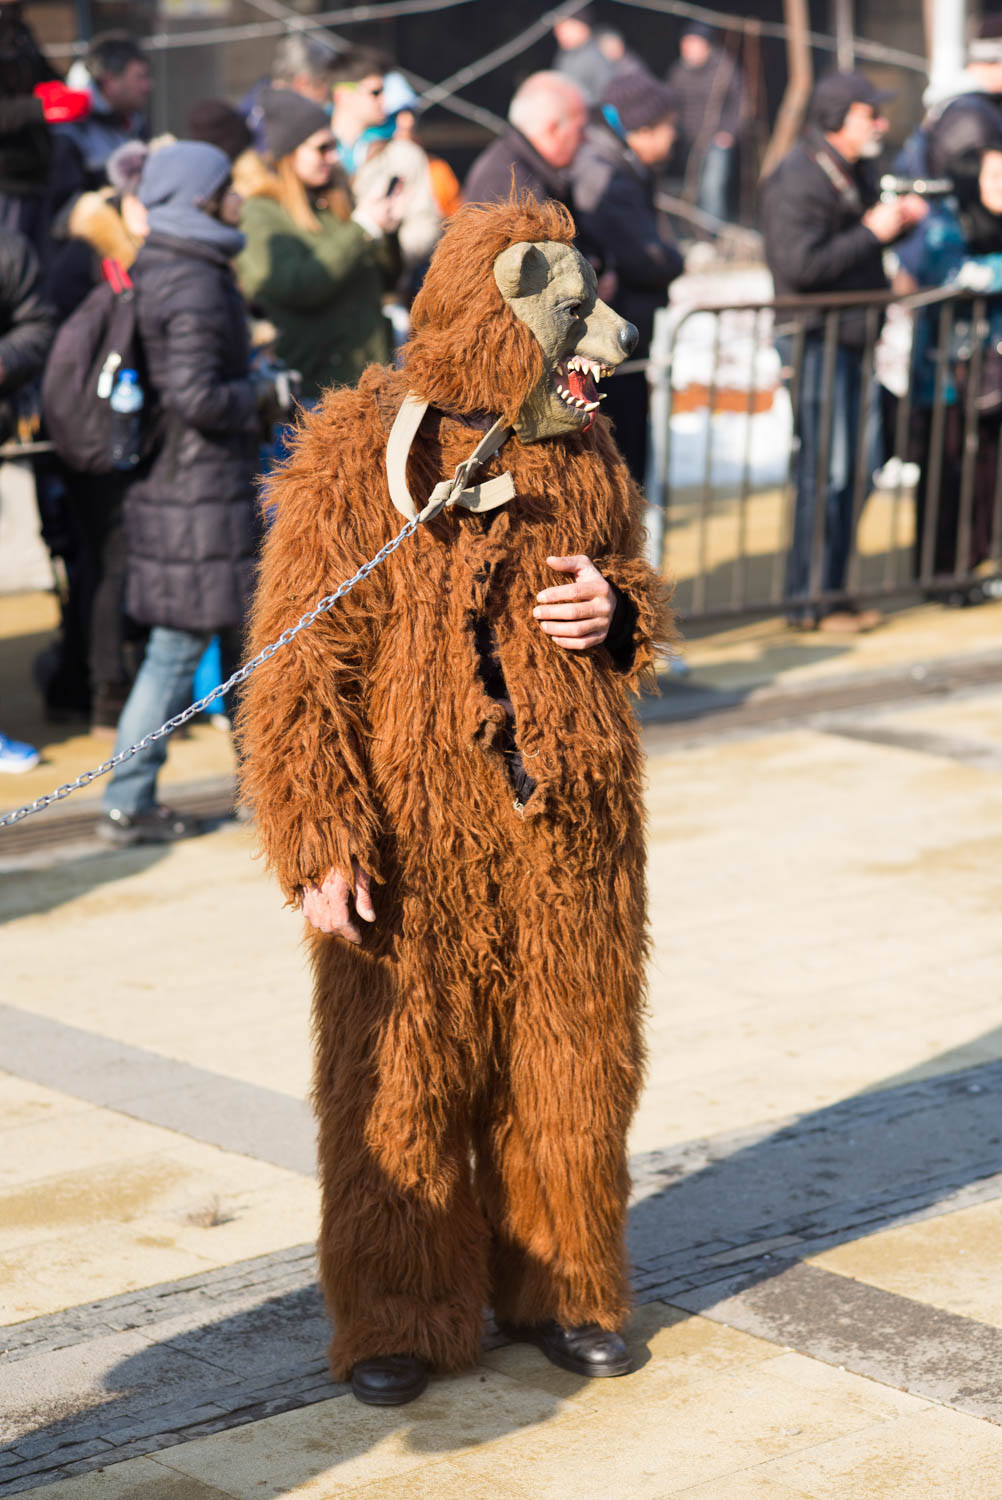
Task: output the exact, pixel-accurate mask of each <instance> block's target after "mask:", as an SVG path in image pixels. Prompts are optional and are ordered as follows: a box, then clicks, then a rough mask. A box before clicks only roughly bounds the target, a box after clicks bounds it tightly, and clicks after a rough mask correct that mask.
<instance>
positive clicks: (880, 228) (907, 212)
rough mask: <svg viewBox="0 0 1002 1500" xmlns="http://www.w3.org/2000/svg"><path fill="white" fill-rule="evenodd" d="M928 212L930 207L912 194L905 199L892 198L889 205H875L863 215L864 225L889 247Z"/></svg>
mask: <svg viewBox="0 0 1002 1500" xmlns="http://www.w3.org/2000/svg"><path fill="white" fill-rule="evenodd" d="M916 203H917V204H918V205H919V207H918V209H916V207H915V204H916ZM927 212H928V205H927V204H926V203H924V202H923V200H922V199H921V198H916V197H915V195H914V194H913V193H910V194H908V195H907V196H906V197H904V198H892V199H891V201H890V202H889V203H875V204H874V205H873V207H872V208H871V209H868V210H867V212H866V213H865V214H864V215H863V223H864V224H865V225H866V227H867V229H868V230H869V231H870V233H871V234H872V235H874V236H875V238H876V239H878V240H879V241H880V243H881V244H882V245H889V244H890V243H891V241H892V240H896V239H897V238H898V235H900V234H904V232H905V230H906V229H911V228H912V227H913V226H914V225H916V224H918V223H919V222H920V220H922V219H924V218H925V216H926V213H927Z"/></svg>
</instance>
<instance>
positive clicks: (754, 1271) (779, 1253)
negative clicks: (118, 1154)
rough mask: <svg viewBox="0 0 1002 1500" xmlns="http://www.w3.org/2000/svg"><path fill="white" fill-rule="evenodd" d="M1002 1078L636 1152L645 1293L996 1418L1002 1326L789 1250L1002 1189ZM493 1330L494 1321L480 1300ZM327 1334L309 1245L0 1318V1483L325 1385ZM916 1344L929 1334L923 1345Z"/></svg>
mask: <svg viewBox="0 0 1002 1500" xmlns="http://www.w3.org/2000/svg"><path fill="white" fill-rule="evenodd" d="M1000 1095H1002V1063H988V1064H982V1065H980V1066H979V1067H975V1068H971V1069H967V1070H965V1071H963V1072H961V1073H957V1074H953V1075H948V1076H946V1077H942V1078H938V1079H930V1080H925V1081H922V1082H919V1083H915V1084H910V1085H902V1086H900V1087H898V1088H894V1089H889V1090H886V1091H883V1092H875V1093H870V1094H865V1095H862V1096H860V1097H858V1098H856V1099H852V1100H846V1101H844V1102H843V1103H841V1104H839V1105H836V1106H833V1107H832V1108H830V1109H827V1110H823V1111H819V1112H818V1115H817V1116H808V1117H806V1118H805V1119H801V1120H796V1121H792V1122H787V1123H784V1124H782V1125H781V1126H780V1127H778V1128H773V1129H771V1130H758V1131H741V1132H731V1133H728V1134H726V1135H724V1136H721V1137H716V1138H713V1139H710V1140H702V1141H695V1142H689V1143H687V1144H685V1145H683V1146H680V1147H675V1148H671V1149H668V1150H665V1151H661V1152H650V1153H646V1154H645V1155H644V1156H642V1157H639V1158H635V1159H634V1161H633V1163H632V1168H633V1177H634V1195H633V1197H634V1201H633V1207H632V1211H631V1222H630V1240H631V1252H632V1256H633V1261H634V1286H635V1290H636V1294H637V1297H638V1300H639V1301H641V1302H642V1303H646V1302H653V1301H656V1300H671V1301H672V1302H674V1303H676V1304H677V1305H678V1306H680V1307H685V1308H688V1309H689V1310H691V1311H698V1312H701V1313H705V1314H707V1315H709V1316H711V1317H714V1318H720V1320H721V1321H724V1322H727V1323H732V1324H733V1325H734V1326H736V1327H741V1328H745V1329H746V1331H748V1332H752V1333H755V1334H756V1335H758V1336H762V1337H765V1338H768V1339H772V1340H774V1341H776V1342H781V1343H784V1344H793V1345H795V1346H796V1347H798V1348H800V1349H806V1350H808V1351H809V1352H810V1353H812V1354H814V1355H816V1357H818V1358H820V1359H825V1360H830V1361H831V1362H833V1363H836V1364H846V1365H847V1367H849V1368H851V1369H853V1370H857V1371H858V1372H859V1373H862V1374H865V1375H871V1376H873V1377H874V1378H876V1379H880V1380H885V1381H887V1382H888V1383H891V1384H895V1385H898V1386H900V1387H901V1388H902V1389H905V1390H914V1391H915V1392H916V1393H918V1394H922V1395H927V1396H929V1397H930V1398H931V1399H934V1400H947V1399H949V1400H950V1401H951V1403H952V1404H953V1405H955V1406H957V1407H958V1408H959V1409H962V1410H967V1411H970V1412H972V1414H974V1415H976V1416H990V1417H992V1418H993V1419H999V1420H1002V1404H1000V1398H999V1397H998V1395H997V1391H998V1390H999V1389H1002V1381H1000V1380H999V1377H1000V1376H1002V1331H1000V1330H997V1329H989V1328H985V1327H983V1326H982V1325H980V1324H977V1323H976V1322H974V1321H973V1320H970V1319H964V1318H957V1317H954V1316H953V1315H951V1314H949V1313H943V1312H940V1311H939V1310H937V1309H931V1308H927V1307H925V1306H923V1305H922V1304H920V1303H915V1302H911V1301H910V1300H909V1299H908V1298H905V1297H900V1296H896V1295H894V1294H892V1293H886V1292H881V1291H879V1289H875V1288H863V1289H862V1290H857V1289H856V1288H857V1283H855V1282H851V1281H848V1280H847V1279H846V1278H845V1277H840V1276H837V1275H835V1274H834V1273H832V1272H827V1271H821V1270H818V1269H816V1268H813V1267H804V1266H802V1265H800V1264H799V1263H798V1262H799V1261H800V1260H802V1259H803V1258H804V1257H805V1256H808V1255H810V1254H812V1253H816V1252H817V1251H820V1250H822V1249H824V1248H826V1247H828V1246H830V1245H833V1244H842V1243H845V1242H846V1241H847V1240H851V1239H852V1238H854V1237H856V1236H858V1235H859V1234H860V1233H870V1232H873V1231H874V1230H876V1229H879V1228H880V1227H882V1226H886V1225H890V1224H895V1223H903V1222H918V1221H920V1220H921V1219H922V1218H929V1217H935V1216H936V1215H939V1214H942V1213H944V1212H950V1211H955V1210H958V1209H960V1208H962V1207H965V1206H970V1205H971V1204H973V1203H977V1202H987V1201H995V1200H998V1199H999V1198H1002V1146H1000V1142H999V1138H998V1129H999V1127H998V1112H999V1111H998V1105H999V1098H1000ZM916 1122H921V1129H920V1130H917V1129H916ZM993 1132H994V1133H993ZM992 1148H994V1155H991V1156H988V1155H985V1152H986V1151H988V1150H990V1149H992ZM794 1273H795V1279H794V1280H793V1281H791V1280H790V1279H789V1278H790V1277H791V1275H794ZM807 1273H810V1274H809V1275H807ZM804 1276H807V1280H806V1282H805V1281H804V1280H803V1277H804ZM796 1277H800V1278H801V1279H800V1280H797V1279H796ZM803 1287H806V1290H801V1288H803ZM850 1315H851V1318H850ZM784 1319H785V1321H784ZM846 1319H849V1321H847V1322H845V1326H844V1327H843V1326H842V1323H840V1320H846ZM840 1329H841V1331H840ZM888 1330H897V1331H898V1332H897V1335H896V1341H895V1340H893V1339H890V1338H889V1336H888ZM864 1335H865V1336H864ZM485 1336H486V1340H487V1343H488V1346H491V1345H496V1344H497V1343H499V1342H500V1341H499V1339H498V1336H497V1334H496V1331H495V1330H494V1328H493V1324H492V1323H490V1322H488V1323H487V1324H486V1325H485ZM328 1337H329V1330H328V1327H327V1320H326V1317H325V1314H324V1310H323V1307H322V1303H321V1299H320V1296H319V1292H318V1290H317V1287H316V1284H315V1266H314V1257H313V1251H312V1247H309V1246H302V1247H297V1248H294V1249H290V1250H287V1251H282V1252H279V1253H278V1254H275V1255H270V1256H262V1257H258V1258H256V1259H255V1260H252V1261H249V1262H245V1263H244V1264H243V1265H240V1266H231V1267H226V1268H225V1269H222V1270H219V1271H212V1272H208V1273H205V1274H204V1275H201V1276H194V1277H188V1278H185V1279H184V1280H183V1281H179V1282H175V1283H170V1284H166V1285H163V1286H160V1287H156V1288H152V1289H146V1290H144V1291H141V1292H135V1293H131V1294H127V1295H123V1296H119V1297H113V1298H109V1299H107V1300H105V1301H102V1302H97V1303H93V1304H91V1305H90V1306H89V1307H85V1308H76V1309H72V1310H71V1311H69V1312H68V1313H65V1314H63V1313H57V1314H52V1315H50V1316H48V1317H44V1318H36V1319H32V1320H31V1321H30V1322H27V1323H23V1324H19V1325H13V1326H11V1327H8V1328H7V1329H4V1330H3V1331H2V1347H3V1357H2V1360H0V1407H2V1408H3V1409H4V1410H5V1411H6V1413H7V1416H6V1423H7V1442H8V1445H9V1450H10V1452H11V1453H13V1454H15V1455H16V1457H17V1460H18V1462H17V1463H12V1462H8V1464H7V1466H6V1467H5V1468H4V1469H2V1470H0V1494H15V1493H17V1492H18V1491H19V1489H21V1488H24V1487H27V1486H28V1484H29V1483H37V1479H38V1477H39V1476H40V1475H42V1474H51V1475H52V1476H53V1477H56V1476H63V1475H65V1473H66V1467H67V1451H68V1448H69V1446H70V1445H73V1444H79V1443H81V1442H84V1443H86V1442H91V1443H95V1442H98V1441H102V1442H104V1443H111V1444H113V1445H114V1449H115V1454H116V1459H117V1457H118V1456H120V1457H122V1458H125V1457H127V1456H130V1457H131V1456H134V1455H139V1454H142V1453H147V1452H153V1451H162V1449H163V1448H164V1447H165V1446H169V1445H170V1444H171V1443H179V1442H186V1441H190V1440H191V1438H192V1436H193V1434H194V1433H195V1431H196V1430H197V1431H198V1432H200V1433H211V1432H213V1431H220V1430H223V1429H226V1428H229V1427H233V1426H238V1425H242V1424H245V1423H247V1422H252V1421H257V1420H260V1419H261V1418H263V1417H265V1416H268V1415H272V1414H274V1413H275V1412H279V1411H285V1410H288V1411H291V1410H295V1409H296V1408H298V1407H301V1406H305V1405H310V1404H312V1403H314V1402H316V1401H323V1400H327V1399H330V1398H331V1397H332V1396H334V1395H336V1394H339V1392H343V1390H344V1389H345V1388H344V1387H340V1388H339V1387H335V1386H333V1385H332V1384H331V1382H330V1381H329V1379H328V1377H327V1376H326V1373H325V1368H324V1351H325V1349H326V1344H327V1340H328ZM915 1344H918V1345H920V1346H922V1347H923V1348H924V1347H925V1346H926V1345H929V1346H930V1347H931V1348H932V1349H933V1350H938V1351H939V1354H938V1355H937V1356H936V1357H933V1356H932V1355H930V1356H929V1358H928V1359H923V1360H918V1361H916V1359H915V1358H914V1357H910V1356H909V1354H908V1350H909V1348H910V1347H911V1346H912V1345H915ZM961 1351H964V1352H963V1357H962V1358H961V1357H959V1356H960V1354H961ZM116 1354H120V1355H121V1357H119V1358H117V1359H116V1358H115V1355H116ZM67 1402H68V1403H69V1408H70V1409H67V1407H66V1403H67ZM72 1462H73V1463H74V1464H75V1465H77V1467H78V1469H80V1466H82V1470H81V1471H85V1470H86V1468H87V1466H88V1465H92V1466H94V1467H97V1466H99V1465H100V1464H101V1463H106V1462H108V1455H107V1453H106V1452H105V1450H103V1449H94V1451H93V1452H89V1453H84V1452H82V1451H80V1450H78V1449H74V1451H73V1454H72Z"/></svg>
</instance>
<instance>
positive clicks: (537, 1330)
mask: <svg viewBox="0 0 1002 1500" xmlns="http://www.w3.org/2000/svg"><path fill="white" fill-rule="evenodd" d="M498 1327H499V1328H500V1329H501V1332H502V1333H503V1334H505V1336H506V1337H507V1338H510V1339H513V1340H514V1341H515V1342H516V1343H519V1344H536V1345H537V1346H538V1348H540V1349H542V1351H543V1353H544V1354H545V1355H546V1357H547V1359H548V1360H550V1361H552V1363H553V1364H555V1365H559V1366H560V1368H561V1369H562V1370H573V1372H574V1374H575V1375H587V1376H589V1377H591V1378H595V1377H599V1376H603V1375H628V1374H629V1373H630V1371H631V1370H632V1369H633V1359H632V1358H631V1355H630V1351H629V1349H627V1347H626V1345H625V1344H624V1343H623V1340H622V1339H621V1338H620V1336H619V1334H618V1333H611V1332H610V1331H609V1330H608V1329H607V1328H599V1326H598V1324H597V1323H582V1324H581V1325H580V1327H578V1328H561V1326H560V1324H559V1323H537V1324H536V1325H535V1326H534V1327H531V1328H527V1327H519V1326H518V1325H516V1324H514V1323H499V1324H498Z"/></svg>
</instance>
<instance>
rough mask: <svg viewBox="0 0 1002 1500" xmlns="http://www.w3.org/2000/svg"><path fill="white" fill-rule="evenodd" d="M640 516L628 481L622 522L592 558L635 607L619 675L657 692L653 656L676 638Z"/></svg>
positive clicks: (642, 506) (632, 685)
mask: <svg viewBox="0 0 1002 1500" xmlns="http://www.w3.org/2000/svg"><path fill="white" fill-rule="evenodd" d="M613 452H614V453H615V450H613ZM615 462H616V464H617V467H624V466H623V465H622V460H621V459H619V456H618V454H615ZM645 514H646V501H645V500H644V497H643V494H642V493H641V491H640V489H639V487H638V486H637V485H636V484H635V483H634V482H633V480H632V479H631V480H629V499H628V504H627V506H625V507H624V514H623V520H622V525H621V526H620V527H616V528H615V529H614V532H613V534H612V535H611V536H610V537H609V547H608V550H605V549H603V550H602V551H601V552H600V553H599V555H598V556H597V557H595V558H593V559H592V561H593V562H594V564H595V566H596V568H597V569H598V571H599V572H600V573H601V574H602V576H603V578H607V579H608V581H609V582H610V583H612V584H615V586H616V588H617V589H619V591H620V593H622V594H625V595H626V597H627V598H628V599H630V600H631V601H632V603H633V604H634V606H635V607H636V611H637V619H636V623H635V624H634V627H633V647H634V656H633V662H632V664H631V666H630V667H629V669H628V670H627V671H626V672H625V673H624V680H625V682H626V684H627V686H628V687H629V689H630V691H631V692H634V693H640V692H643V691H644V690H645V689H646V690H647V691H648V692H655V691H656V690H657V662H658V658H659V657H663V656H666V655H667V653H668V651H669V649H670V647H671V646H673V645H674V643H675V642H676V641H677V640H678V630H677V628H676V624H675V613H674V611H673V610H672V607H671V596H672V588H671V585H670V584H669V583H668V581H667V580H666V579H665V578H663V577H662V576H661V574H660V573H658V572H656V571H655V570H654V568H652V567H651V565H650V563H649V562H648V561H647V559H646V556H645V552H644V549H645V545H646V542H647V531H646V528H645V526H644V518H645Z"/></svg>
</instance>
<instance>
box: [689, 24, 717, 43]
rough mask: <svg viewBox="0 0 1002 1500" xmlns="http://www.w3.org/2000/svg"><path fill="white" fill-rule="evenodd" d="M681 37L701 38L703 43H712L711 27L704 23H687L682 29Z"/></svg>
mask: <svg viewBox="0 0 1002 1500" xmlns="http://www.w3.org/2000/svg"><path fill="white" fill-rule="evenodd" d="M682 35H683V36H701V37H702V38H703V41H704V42H712V41H713V27H712V26H708V25H707V24H706V22H705V21H689V22H687V23H686V25H685V26H683V27H682Z"/></svg>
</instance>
